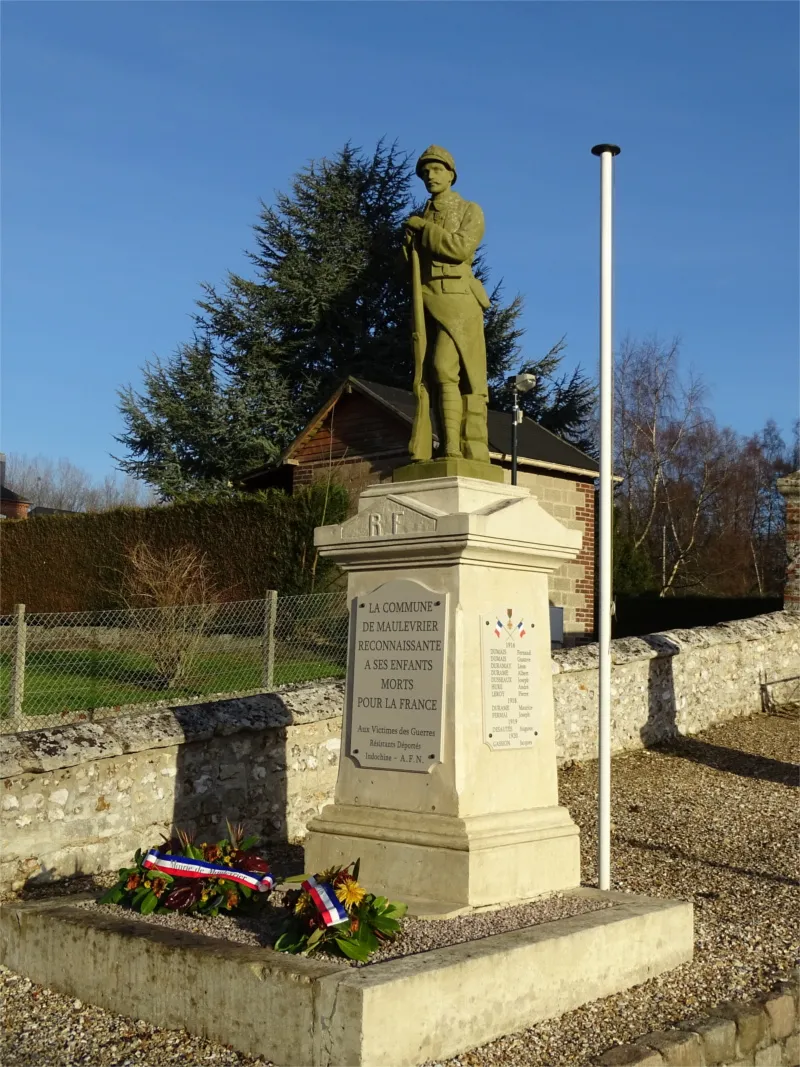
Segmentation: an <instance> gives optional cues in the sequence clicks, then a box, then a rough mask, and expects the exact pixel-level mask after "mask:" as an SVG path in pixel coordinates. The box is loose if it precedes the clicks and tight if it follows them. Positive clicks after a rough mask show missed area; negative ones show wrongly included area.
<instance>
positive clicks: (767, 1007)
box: [598, 980, 800, 1067]
mask: <svg viewBox="0 0 800 1067" xmlns="http://www.w3.org/2000/svg"><path fill="white" fill-rule="evenodd" d="M799 997H800V986H799V985H798V982H797V981H796V980H795V981H792V982H779V983H778V984H777V985H776V986H775V987H774V989H772V990H771V992H769V993H767V994H766V995H765V996H761V997H759V998H758V999H757V1000H748V1001H728V1002H727V1003H725V1004H720V1005H719V1007H718V1008H717V1010H716V1011H715V1012H714V1013H713V1015H710V1016H705V1017H703V1018H698V1019H689V1020H687V1021H686V1022H685V1023H681V1025H680V1027H677V1028H676V1029H674V1030H658V1031H655V1032H653V1033H651V1034H645V1035H644V1036H643V1037H639V1038H637V1039H636V1041H635V1042H633V1043H632V1044H629V1045H617V1046H616V1047H615V1048H611V1049H609V1050H608V1052H606V1053H604V1054H603V1055H602V1056H601V1057H600V1059H599V1060H598V1064H599V1065H600V1067H661V1065H662V1064H672V1065H675V1067H679V1065H689V1064H705V1065H706V1067H715V1065H716V1064H727V1065H729V1067H797V1065H798V1064H800V1002H799V1000H798V998H799Z"/></svg>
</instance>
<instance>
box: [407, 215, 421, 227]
mask: <svg viewBox="0 0 800 1067" xmlns="http://www.w3.org/2000/svg"><path fill="white" fill-rule="evenodd" d="M405 225H406V229H408V230H422V229H424V228H425V219H421V218H420V217H419V215H412V216H411V218H410V219H406V222H405Z"/></svg>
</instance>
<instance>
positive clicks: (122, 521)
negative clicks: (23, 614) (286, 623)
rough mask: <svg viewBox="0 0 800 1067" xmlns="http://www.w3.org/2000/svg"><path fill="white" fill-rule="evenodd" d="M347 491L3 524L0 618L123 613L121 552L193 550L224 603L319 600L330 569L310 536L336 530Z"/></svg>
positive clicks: (227, 498) (228, 498)
mask: <svg viewBox="0 0 800 1067" xmlns="http://www.w3.org/2000/svg"><path fill="white" fill-rule="evenodd" d="M348 507H349V500H348V496H347V492H346V490H345V489H343V488H341V487H340V486H337V485H331V486H330V487H329V488H327V489H326V487H325V486H324V485H313V486H310V487H308V488H306V489H302V490H300V491H299V492H297V493H296V494H295V495H294V496H287V495H286V494H285V493H282V492H280V491H279V490H268V491H266V492H263V493H258V494H251V495H246V494H242V495H237V496H232V495H223V496H220V497H217V498H215V497H211V498H208V499H192V498H191V497H187V498H184V499H183V500H182V501H181V502H179V503H175V504H170V505H163V506H159V507H152V508H120V509H117V510H114V511H106V512H95V513H89V514H76V515H51V516H47V517H46V518H39V519H36V520H35V521H30V520H14V521H9V520H7V521H6V522H4V523H3V536H2V541H1V542H0V551H2V570H3V582H2V611H3V612H5V613H8V612H10V611H11V609H12V607H13V605H14V604H17V603H22V604H25V605H26V608H27V610H28V611H34V612H62V611H64V612H67V611H68V612H73V611H94V610H102V609H107V608H113V607H118V606H120V605H121V599H120V590H121V585H122V577H123V574H124V573H125V567H126V553H127V552H128V551H129V549H130V548H131V547H132V546H133V545H135V544H137V543H139V542H144V543H146V544H147V545H149V546H150V547H152V548H153V549H154V550H158V549H169V548H175V547H176V546H179V545H184V544H190V545H192V547H194V548H196V549H197V550H198V551H199V552H200V553H201V554H203V555H204V556H205V562H206V566H207V568H208V571H209V574H210V575H211V576H212V577H213V579H214V584H215V586H216V587H217V589H219V590H220V595H221V599H222V600H248V599H257V598H260V597H262V596H263V595H264V593H265V591H266V590H267V589H277V590H278V592H279V593H281V594H284V595H294V594H300V593H308V592H313V591H316V592H320V591H323V590H324V589H325V588H326V587H327V584H328V583H329V582H330V580H331V578H332V576H333V575H334V574H335V573H337V572H336V571H335V568H333V566H332V565H331V564H329V563H327V562H326V561H324V560H322V559H318V558H317V555H316V552H315V550H314V527H315V526H321V525H325V524H326V523H328V524H329V523H336V522H341V521H342V520H343V519H344V518H345V516H346V515H347V510H348Z"/></svg>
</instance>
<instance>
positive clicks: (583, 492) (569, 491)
mask: <svg viewBox="0 0 800 1067" xmlns="http://www.w3.org/2000/svg"><path fill="white" fill-rule="evenodd" d="M414 406H415V402H414V396H413V394H412V393H411V392H410V391H407V390H405V389H395V388H392V387H390V386H386V385H377V384H375V383H374V382H367V381H364V380H363V379H360V378H348V379H347V381H346V382H344V383H343V385H342V386H341V387H340V388H339V389H337V390H336V392H335V393H334V394H333V396H331V397H330V399H329V400H328V401H327V403H326V404H325V405H324V406H323V407H322V408H321V409H320V411H318V412H317V414H316V415H315V416H314V418H313V419H312V420H311V421H310V422H309V424H308V425H307V426H306V427H305V429H304V430H303V431H302V432H301V433H300V434H299V435H298V436H297V437H296V438H295V440H294V441H293V442H292V444H291V445H290V446H289V448H287V449H286V451H285V452H284V454H283V455H282V456H281V460H280V463H279V465H278V466H277V467H264V468H261V469H259V470H256V471H252V472H250V473H249V474H247V475H246V476H245V477H244V478H243V479H242V486H243V488H244V489H246V490H248V491H255V490H258V489H265V488H268V487H280V488H283V489H285V490H286V491H287V492H290V493H291V492H292V491H293V490H294V489H296V488H297V487H299V486H302V485H309V484H311V483H312V482H314V481H321V480H325V479H327V478H332V479H334V480H335V481H337V482H340V483H342V484H343V485H345V486H346V487H347V488H348V490H349V491H350V494H351V496H352V498H353V501H354V503H355V501H356V499H357V498H358V494H359V493H360V492H361V490H362V489H364V488H366V486H368V485H373V484H375V483H376V482H384V481H391V478H392V471H393V470H394V469H395V467H400V466H403V465H404V464H406V463H408V462H409V461H410V459H409V454H408V440H409V434H410V430H411V423H412V421H413V418H414ZM488 423H489V451H490V455H491V459H492V463H495V464H497V465H498V466H500V467H502V468H503V469H504V470H505V471H506V481H508V482H510V481H511V415H510V414H509V413H508V412H501V411H489V413H488ZM597 475H598V465H597V462H596V461H595V460H594V459H592V458H591V457H590V456H587V455H586V454H585V453H584V452H581V450H580V449H578V448H575V446H574V445H570V444H568V443H567V442H566V441H562V440H561V438H560V437H556V436H555V434H552V433H550V431H549V430H545V429H544V427H542V426H539V424H538V423H535V422H533V421H532V420H531V419H527V418H526V419H524V420H523V422H522V423H521V424H520V426H519V432H518V472H517V482H518V484H519V485H524V486H527V487H528V488H530V489H531V490H533V492H534V494H535V495H536V497H537V498H538V500H539V503H540V504H541V505H542V507H543V508H544V509H545V510H546V511H549V512H550V513H551V514H552V515H554V516H555V517H556V518H558V519H560V520H561V521H562V522H563V523H564V525H565V526H568V527H569V528H570V529H575V530H580V531H581V533H582V535H583V544H582V547H581V552H580V555H579V556H578V558H577V559H576V560H574V561H573V562H571V563H566V564H564V565H563V566H562V567H560V568H559V569H558V570H557V571H556V572H555V573H554V574H553V575H552V576H551V578H550V602H551V604H552V605H553V606H555V607H560V608H563V613H564V614H563V625H564V643H565V644H575V643H578V642H581V641H585V640H588V639H590V638H591V636H592V634H593V631H594V596H595V488H594V482H595V479H596V478H597Z"/></svg>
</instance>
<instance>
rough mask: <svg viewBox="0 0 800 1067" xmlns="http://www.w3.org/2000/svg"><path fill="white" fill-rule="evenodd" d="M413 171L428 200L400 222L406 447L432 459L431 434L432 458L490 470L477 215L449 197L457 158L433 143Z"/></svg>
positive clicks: (419, 456) (467, 205) (464, 203)
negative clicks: (407, 329) (411, 409)
mask: <svg viewBox="0 0 800 1067" xmlns="http://www.w3.org/2000/svg"><path fill="white" fill-rule="evenodd" d="M416 171H417V176H418V177H420V178H421V179H422V180H423V182H424V183H425V188H426V189H427V190H428V192H429V193H430V200H428V202H427V204H426V205H425V208H424V210H423V212H422V215H421V216H419V215H412V216H411V218H410V219H408V221H407V222H406V224H405V226H406V241H405V246H404V247H405V254H406V257H407V259H408V260H409V261H410V263H411V274H412V286H413V310H414V364H415V365H414V394H415V396H416V399H417V409H416V417H415V420H414V428H413V430H412V434H411V443H410V446H409V447H410V451H411V455H412V457H413V459H414V460H417V461H420V460H423V461H424V460H430V459H431V457H432V453H433V447H432V446H433V430H434V428H435V430H436V435H437V437H438V439H439V455H438V456H437V457H436V458H437V459H453V460H458V459H466V460H472V461H477V462H479V463H482V464H487V465H488V464H489V463H490V460H489V448H488V439H487V431H486V405H487V401H488V387H487V383H486V342H485V339H484V335H483V312H484V310H485V309H486V308H488V307H489V297H488V296H487V294H486V290H485V289H484V287H483V285H482V284H481V282H480V281H479V280H478V279H477V278H476V277H475V275H474V274H473V273H472V261H473V258H474V256H475V251H476V249H477V247H478V245H479V244H480V241H481V239H482V237H483V231H484V222H483V212H482V211H481V209H480V207H479V206H478V205H477V204H472V203H470V202H469V201H468V200H463V199H462V198H461V197H460V196H459V195H458V193H455V192H453V190H452V186H453V185H454V184H455V181H456V177H457V175H456V165H455V160H454V159H453V157H452V156H451V155H450V153H449V152H448V151H446V150H445V149H444V148H440V147H439V146H437V145H431V147H430V148H428V149H426V151H424V152H423V153H422V155H421V156H420V157H419V159H418V161H417V168H416ZM487 473H488V472H487Z"/></svg>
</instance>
